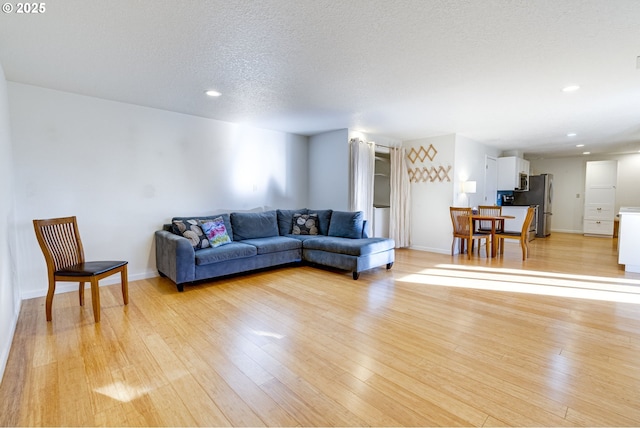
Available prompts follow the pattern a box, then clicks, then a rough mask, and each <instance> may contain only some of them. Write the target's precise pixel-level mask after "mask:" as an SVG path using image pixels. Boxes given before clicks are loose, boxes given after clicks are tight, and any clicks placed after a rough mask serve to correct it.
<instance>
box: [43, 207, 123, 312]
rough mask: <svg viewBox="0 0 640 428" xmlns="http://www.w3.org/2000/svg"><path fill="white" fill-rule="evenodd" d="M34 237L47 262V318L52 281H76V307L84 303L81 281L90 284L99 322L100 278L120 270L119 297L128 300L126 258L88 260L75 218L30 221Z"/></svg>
mask: <svg viewBox="0 0 640 428" xmlns="http://www.w3.org/2000/svg"><path fill="white" fill-rule="evenodd" d="M33 227H34V229H35V231H36V238H37V239H38V243H39V244H40V248H41V249H42V253H43V254H44V259H45V261H46V262H47V271H48V277H49V291H48V292H47V300H46V307H45V308H46V314H47V321H51V306H52V303H53V295H54V293H55V290H56V281H62V282H78V283H79V284H80V285H79V289H78V292H79V294H80V306H83V305H84V283H85V282H90V283H91V303H92V304H93V317H94V319H95V321H96V322H100V294H99V290H98V282H99V281H100V280H101V279H102V278H106V277H108V276H111V275H114V274H116V273H120V280H121V283H122V298H123V300H124V304H125V305H126V304H128V303H129V283H128V279H127V262H126V261H90V262H87V261H85V259H84V250H83V248H82V241H81V240H80V233H79V232H78V224H77V221H76V217H75V216H73V217H64V218H52V219H48V220H33Z"/></svg>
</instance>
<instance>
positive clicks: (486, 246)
mask: <svg viewBox="0 0 640 428" xmlns="http://www.w3.org/2000/svg"><path fill="white" fill-rule="evenodd" d="M491 244H493V243H491ZM489 245H490V244H489V237H488V236H487V237H486V238H485V244H484V252H485V256H486V257H487V258H489ZM478 251H480V249H478Z"/></svg>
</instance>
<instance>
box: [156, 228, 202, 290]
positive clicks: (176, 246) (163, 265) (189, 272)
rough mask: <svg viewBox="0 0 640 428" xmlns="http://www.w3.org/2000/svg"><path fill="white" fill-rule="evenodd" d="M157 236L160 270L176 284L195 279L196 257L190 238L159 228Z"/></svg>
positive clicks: (157, 265)
mask: <svg viewBox="0 0 640 428" xmlns="http://www.w3.org/2000/svg"><path fill="white" fill-rule="evenodd" d="M155 236H156V267H157V268H158V271H159V272H160V273H162V274H164V275H166V276H168V277H169V278H171V280H172V281H173V282H175V283H176V284H182V283H184V282H192V281H194V280H195V277H196V274H195V272H196V259H195V251H194V249H193V246H191V243H190V242H189V240H188V239H187V238H183V237H182V236H178V235H176V234H174V233H171V232H168V231H166V230H157V231H156V233H155Z"/></svg>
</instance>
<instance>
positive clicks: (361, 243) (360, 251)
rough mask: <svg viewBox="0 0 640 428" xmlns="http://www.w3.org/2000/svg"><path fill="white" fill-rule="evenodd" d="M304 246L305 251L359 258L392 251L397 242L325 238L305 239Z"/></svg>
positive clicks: (371, 239)
mask: <svg viewBox="0 0 640 428" xmlns="http://www.w3.org/2000/svg"><path fill="white" fill-rule="evenodd" d="M303 246H304V249H305V250H321V251H327V252H330V253H337V254H347V255H350V256H357V257H359V256H366V255H368V254H375V253H380V252H382V251H387V250H390V249H392V248H393V247H394V246H395V242H394V241H393V239H388V238H359V239H353V238H341V237H336V236H323V237H316V238H315V239H305V240H304V241H303Z"/></svg>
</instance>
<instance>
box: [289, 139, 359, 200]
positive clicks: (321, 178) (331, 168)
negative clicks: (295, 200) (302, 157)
mask: <svg viewBox="0 0 640 428" xmlns="http://www.w3.org/2000/svg"><path fill="white" fill-rule="evenodd" d="M308 200H309V207H308V208H313V209H328V208H331V209H333V210H336V211H347V210H348V209H349V130H348V129H339V130H337V131H330V132H324V133H322V134H318V135H314V136H312V137H309V198H308ZM298 208H299V207H298Z"/></svg>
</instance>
